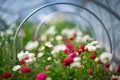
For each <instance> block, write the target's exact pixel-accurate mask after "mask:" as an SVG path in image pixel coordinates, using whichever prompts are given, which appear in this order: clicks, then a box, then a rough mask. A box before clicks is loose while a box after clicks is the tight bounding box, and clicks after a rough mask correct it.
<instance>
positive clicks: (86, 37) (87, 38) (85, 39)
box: [81, 35, 93, 42]
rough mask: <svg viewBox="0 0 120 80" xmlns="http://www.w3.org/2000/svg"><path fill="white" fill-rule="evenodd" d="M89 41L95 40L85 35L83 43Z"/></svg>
mask: <svg viewBox="0 0 120 80" xmlns="http://www.w3.org/2000/svg"><path fill="white" fill-rule="evenodd" d="M88 40H93V39H92V38H91V37H90V36H89V35H85V36H83V37H82V40H81V41H82V42H87V41H88Z"/></svg>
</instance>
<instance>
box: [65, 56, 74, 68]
mask: <svg viewBox="0 0 120 80" xmlns="http://www.w3.org/2000/svg"><path fill="white" fill-rule="evenodd" d="M72 62H73V58H72V57H68V58H67V59H65V60H63V63H64V65H65V66H69V65H70V64H71V63H72Z"/></svg>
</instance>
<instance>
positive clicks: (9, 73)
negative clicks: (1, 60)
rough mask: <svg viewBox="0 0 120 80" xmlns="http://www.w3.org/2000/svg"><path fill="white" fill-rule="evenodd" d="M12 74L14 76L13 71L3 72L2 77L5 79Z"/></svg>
mask: <svg viewBox="0 0 120 80" xmlns="http://www.w3.org/2000/svg"><path fill="white" fill-rule="evenodd" d="M11 76H12V74H11V72H6V73H3V74H2V76H1V77H2V78H3V79H5V78H9V77H11Z"/></svg>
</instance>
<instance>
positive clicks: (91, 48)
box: [85, 41, 100, 51]
mask: <svg viewBox="0 0 120 80" xmlns="http://www.w3.org/2000/svg"><path fill="white" fill-rule="evenodd" d="M99 47H100V46H99V44H98V42H97V41H92V42H91V43H89V44H87V45H86V46H85V49H87V50H88V51H95V50H96V49H97V48H99Z"/></svg>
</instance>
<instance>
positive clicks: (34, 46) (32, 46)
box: [25, 41, 39, 50]
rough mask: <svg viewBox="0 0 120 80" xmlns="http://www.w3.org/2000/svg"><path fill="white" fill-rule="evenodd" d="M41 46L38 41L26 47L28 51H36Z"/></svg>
mask: <svg viewBox="0 0 120 80" xmlns="http://www.w3.org/2000/svg"><path fill="white" fill-rule="evenodd" d="M38 45H39V42H38V41H29V42H28V43H27V45H26V46H25V49H26V50H32V49H35V48H37V47H38Z"/></svg>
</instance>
